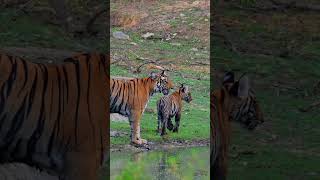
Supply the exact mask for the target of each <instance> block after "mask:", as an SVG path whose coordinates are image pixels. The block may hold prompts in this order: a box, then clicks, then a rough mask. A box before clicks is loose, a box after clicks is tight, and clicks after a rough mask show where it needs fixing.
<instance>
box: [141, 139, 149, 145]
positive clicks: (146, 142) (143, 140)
mask: <svg viewBox="0 0 320 180" xmlns="http://www.w3.org/2000/svg"><path fill="white" fill-rule="evenodd" d="M140 140H141V143H142V144H148V141H147V140H145V139H140Z"/></svg>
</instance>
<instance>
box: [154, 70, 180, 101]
mask: <svg viewBox="0 0 320 180" xmlns="http://www.w3.org/2000/svg"><path fill="white" fill-rule="evenodd" d="M150 78H151V79H153V80H155V81H156V85H155V87H154V92H158V93H162V94H164V95H168V94H169V91H170V89H173V87H174V84H173V82H172V81H171V80H170V79H169V77H168V76H167V74H166V73H165V71H162V72H161V73H154V72H152V73H151V74H150Z"/></svg>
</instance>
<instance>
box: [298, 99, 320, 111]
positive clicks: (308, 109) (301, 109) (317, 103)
mask: <svg viewBox="0 0 320 180" xmlns="http://www.w3.org/2000/svg"><path fill="white" fill-rule="evenodd" d="M318 106H320V101H316V102H314V103H312V104H311V105H309V106H308V107H306V108H299V110H300V111H301V112H308V111H310V110H311V109H313V108H315V107H318Z"/></svg>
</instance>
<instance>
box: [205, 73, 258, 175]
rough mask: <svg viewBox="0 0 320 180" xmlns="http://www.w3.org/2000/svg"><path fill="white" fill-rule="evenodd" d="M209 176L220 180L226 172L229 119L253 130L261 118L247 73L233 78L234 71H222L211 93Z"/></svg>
mask: <svg viewBox="0 0 320 180" xmlns="http://www.w3.org/2000/svg"><path fill="white" fill-rule="evenodd" d="M210 108H211V114H210V119H211V121H210V127H211V156H210V158H211V160H210V161H211V163H210V164H211V166H210V167H211V170H210V172H211V177H213V179H219V180H223V179H226V175H227V152H228V145H229V139H230V120H232V121H237V122H240V123H241V124H243V125H244V126H245V127H246V128H247V129H249V130H253V129H255V127H256V126H257V125H259V124H261V123H263V122H264V120H263V115H262V112H261V110H260V107H259V104H258V102H257V100H256V97H255V94H254V92H253V90H252V89H251V88H250V86H249V79H248V77H247V76H242V77H241V78H240V79H239V80H238V81H234V73H233V72H228V73H226V75H225V77H224V80H223V85H222V87H221V88H220V89H218V90H215V91H213V92H212V93H211V100H210Z"/></svg>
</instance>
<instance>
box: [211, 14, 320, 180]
mask: <svg viewBox="0 0 320 180" xmlns="http://www.w3.org/2000/svg"><path fill="white" fill-rule="evenodd" d="M239 15H241V16H239ZM299 15H301V14H299ZM299 15H298V16H299ZM225 17H228V18H229V19H232V20H234V21H237V22H240V25H234V27H232V30H230V32H229V34H233V35H234V34H237V35H238V36H239V37H240V40H239V41H247V45H250V42H252V41H253V40H254V41H258V45H262V47H263V48H266V49H274V50H277V49H280V48H282V46H283V44H284V43H283V41H286V40H287V39H291V40H292V39H293V40H297V39H298V40H297V41H298V42H299V38H300V39H304V38H305V39H308V37H312V36H315V37H318V35H317V34H312V30H311V29H310V27H309V25H308V24H307V23H306V24H304V30H305V33H304V34H300V35H301V36H303V37H297V36H292V35H294V34H295V33H296V32H294V31H298V28H296V29H294V28H288V27H290V26H289V25H290V22H289V21H285V20H286V18H288V17H287V16H284V15H278V16H273V17H272V18H273V21H276V22H277V21H280V20H279V19H281V21H285V22H287V23H288V27H287V28H286V27H283V26H281V25H275V24H276V23H275V24H273V23H272V22H269V21H268V20H266V21H267V22H269V23H270V25H268V24H265V22H264V21H253V19H254V18H253V17H254V16H250V14H245V13H244V12H242V11H241V12H239V11H238V10H228V11H227V12H226V15H225ZM309 17H310V18H314V17H312V15H309ZM293 18H294V15H293ZM252 22H254V23H252ZM280 24H281V23H280ZM310 26H311V25H310ZM270 29H271V31H270ZM281 31H285V32H286V33H282V34H281ZM266 34H269V35H266ZM261 35H266V36H261ZM256 36H261V37H259V38H260V39H259V38H257V39H254V37H256ZM247 45H244V47H246V46H247ZM300 45H301V47H300V48H301V49H298V52H299V53H297V52H295V53H297V54H298V55H297V56H288V57H287V58H281V57H278V56H277V55H269V56H266V55H257V54H254V53H252V54H250V52H249V53H243V54H240V55H239V54H236V53H234V52H231V51H230V50H228V49H227V48H226V47H225V46H224V45H223V44H222V43H221V41H217V43H216V44H215V46H214V47H213V51H214V53H215V57H217V58H216V59H215V60H214V67H215V69H223V70H233V71H235V73H236V75H238V76H239V75H241V74H242V73H243V72H247V73H248V74H249V78H250V80H251V82H252V84H253V88H254V89H255V90H256V94H257V98H258V100H259V102H260V105H261V107H262V109H263V113H264V116H265V123H264V124H263V125H261V127H259V128H258V129H257V130H255V131H253V132H249V131H247V130H245V129H243V128H242V127H240V126H239V125H238V124H236V123H233V127H232V143H231V148H230V149H231V150H230V161H229V163H230V164H229V165H230V166H229V173H228V174H229V179H231V180H233V179H234V180H242V179H243V180H247V179H259V180H260V179H261V180H268V179H279V180H280V179H294V180H300V179H308V180H309V179H310V180H313V179H318V178H319V175H320V170H319V166H318V163H319V162H318V159H319V158H320V143H319V140H318V137H319V136H320V130H319V129H320V123H319V119H320V114H319V108H317V109H315V110H313V111H310V112H300V111H299V110H298V109H299V108H302V107H307V106H308V105H310V104H311V103H312V102H315V101H318V100H319V95H317V94H314V93H313V92H312V91H313V87H314V85H315V83H317V82H318V81H319V78H320V71H319V68H320V61H319V58H320V56H319V54H320V50H319V40H318V41H316V40H315V41H305V42H303V41H302V42H301V43H300ZM260 48H261V47H260ZM310 54H312V56H309V55H310ZM305 57H310V58H305ZM277 83H279V84H281V85H284V86H285V87H286V86H288V87H294V88H297V89H284V90H282V91H280V93H279V95H277V88H275V87H274V86H273V85H274V84H277ZM217 86H218V85H217V84H214V87H217ZM272 136H274V137H276V138H275V139H273V138H272ZM243 150H249V151H254V152H255V153H254V154H250V155H247V154H241V153H240V152H242V151H243ZM239 153H240V154H239Z"/></svg>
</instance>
